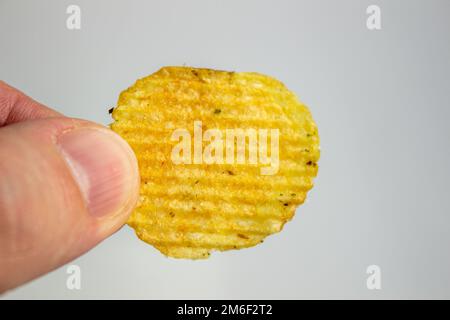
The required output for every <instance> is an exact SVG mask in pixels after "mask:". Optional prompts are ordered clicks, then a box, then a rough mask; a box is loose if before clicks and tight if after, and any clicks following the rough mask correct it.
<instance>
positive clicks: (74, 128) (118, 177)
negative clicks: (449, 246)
mask: <svg viewBox="0 0 450 320" xmlns="http://www.w3.org/2000/svg"><path fill="white" fill-rule="evenodd" d="M138 189H139V175H138V168H137V162H136V158H135V156H134V153H133V152H132V150H131V148H130V147H129V146H128V144H127V143H126V142H125V141H124V140H122V139H121V138H120V137H119V136H118V135H116V134H115V133H114V132H112V131H111V130H109V129H107V128H105V127H103V126H100V125H98V124H95V123H92V122H89V121H85V120H78V119H72V118H67V117H64V116H63V115H62V114H60V113H58V112H56V111H54V110H52V109H50V108H47V107H45V106H43V105H42V104H40V103H38V102H36V101H34V100H32V99H31V98H29V97H27V96H26V95H24V94H23V93H21V92H19V91H18V90H16V89H14V88H12V87H10V86H8V85H7V84H5V83H4V82H2V81H0V292H4V291H6V290H8V289H11V288H14V287H16V286H18V285H20V284H22V283H24V282H26V281H29V280H31V279H33V278H35V277H37V276H39V275H42V274H44V273H47V272H49V271H51V270H53V269H55V268H57V267H59V266H61V265H63V264H65V263H67V262H69V261H70V260H72V259H74V258H76V257H78V256H79V255H81V254H82V253H84V252H86V251H87V250H89V249H91V248H92V247H93V246H95V245H96V244H97V243H99V242H100V241H102V240H103V239H105V238H106V237H108V236H110V235H111V234H112V233H114V232H115V231H116V230H118V229H119V228H120V227H121V226H122V225H123V224H124V223H125V221H126V220H127V218H128V216H129V214H130V212H131V211H132V209H133V207H134V206H135V204H136V201H137V198H138Z"/></svg>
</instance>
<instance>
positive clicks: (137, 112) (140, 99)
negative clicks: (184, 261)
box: [111, 67, 319, 259]
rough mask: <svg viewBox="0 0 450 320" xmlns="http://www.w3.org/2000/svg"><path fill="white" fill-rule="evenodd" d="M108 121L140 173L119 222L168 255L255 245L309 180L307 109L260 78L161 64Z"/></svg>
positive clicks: (290, 211) (289, 213)
mask: <svg viewBox="0 0 450 320" xmlns="http://www.w3.org/2000/svg"><path fill="white" fill-rule="evenodd" d="M112 116H113V119H114V120H115V121H114V122H113V123H112V124H111V128H112V130H114V131H115V132H117V133H118V134H119V135H121V136H122V137H123V138H124V139H125V140H126V141H127V142H128V143H129V144H130V146H131V147H132V149H133V150H134V152H135V153H136V157H137V159H138V163H139V170H140V174H141V187H140V200H139V202H138V205H137V207H136V208H135V210H134V212H133V213H132V215H131V217H130V218H129V220H128V225H130V226H131V227H132V228H134V229H135V231H136V234H137V236H138V237H139V238H140V239H142V240H143V241H145V242H147V243H149V244H151V245H153V246H154V247H156V248H157V249H158V250H159V251H161V252H162V253H163V254H165V255H167V256H170V257H174V258H190V259H202V258H207V257H209V255H210V253H211V251H213V250H219V251H223V250H230V249H240V248H245V247H251V246H254V245H256V244H258V243H260V242H262V241H263V239H264V238H265V237H266V236H268V235H270V234H273V233H276V232H279V231H280V230H281V229H282V228H283V225H284V224H285V223H286V222H287V221H289V220H290V219H291V218H292V217H293V215H294V213H295V209H296V207H297V206H298V205H300V204H302V203H303V202H304V201H305V198H306V194H307V192H308V191H309V190H310V189H311V188H312V186H313V179H314V177H315V176H316V174H317V170H318V166H317V161H318V159H319V137H318V131H317V127H316V124H315V123H314V121H313V119H312V116H311V114H310V112H309V110H308V108H307V107H306V106H305V105H304V104H303V103H301V102H299V101H298V99H297V98H296V96H295V95H294V94H293V93H292V92H290V91H289V90H288V89H287V88H286V87H285V86H284V85H283V84H282V83H281V82H279V81H277V80H275V79H273V78H271V77H268V76H265V75H262V74H258V73H246V72H226V71H217V70H211V69H198V68H191V67H164V68H162V69H160V70H159V71H157V72H156V73H154V74H152V75H150V76H148V77H145V78H143V79H140V80H137V82H136V83H135V84H134V85H133V86H132V87H130V88H128V89H127V90H125V91H123V92H122V93H121V94H120V97H119V101H118V103H117V106H116V107H115V108H114V110H113V111H112ZM242 135H244V136H243V137H242ZM277 158H278V159H277Z"/></svg>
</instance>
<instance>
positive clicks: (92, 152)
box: [58, 128, 138, 217]
mask: <svg viewBox="0 0 450 320" xmlns="http://www.w3.org/2000/svg"><path fill="white" fill-rule="evenodd" d="M58 143H59V146H60V148H61V151H62V154H63V156H64V158H65V160H66V162H67V164H68V166H69V167H70V169H71V171H72V174H73V176H74V178H75V180H76V182H77V183H78V185H79V187H80V190H81V193H82V194H83V197H84V199H85V201H86V205H87V208H88V211H89V213H90V214H91V215H93V216H95V217H104V216H107V215H113V214H116V213H117V212H118V211H119V210H121V208H123V207H124V206H126V205H127V203H128V202H129V200H130V197H135V196H136V193H137V185H138V177H137V175H138V173H137V165H136V158H135V157H134V154H133V152H132V151H131V148H130V147H129V146H128V145H127V143H126V142H125V141H124V140H122V139H121V138H120V137H119V136H117V135H116V134H115V133H114V132H112V131H109V130H108V129H98V128H79V129H74V130H72V131H69V132H66V133H63V134H62V135H61V136H60V137H59V139H58Z"/></svg>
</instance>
